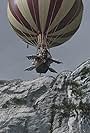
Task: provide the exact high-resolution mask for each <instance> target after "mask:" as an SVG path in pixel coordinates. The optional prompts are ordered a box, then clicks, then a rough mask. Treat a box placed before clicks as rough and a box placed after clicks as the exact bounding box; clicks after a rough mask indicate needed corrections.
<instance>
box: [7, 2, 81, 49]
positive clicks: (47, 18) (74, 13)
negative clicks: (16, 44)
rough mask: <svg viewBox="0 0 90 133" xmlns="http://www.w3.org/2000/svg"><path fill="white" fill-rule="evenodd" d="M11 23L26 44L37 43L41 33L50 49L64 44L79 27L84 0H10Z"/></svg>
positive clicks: (9, 15) (34, 44) (9, 16)
mask: <svg viewBox="0 0 90 133" xmlns="http://www.w3.org/2000/svg"><path fill="white" fill-rule="evenodd" d="M7 14H8V19H9V22H10V24H11V26H12V28H13V29H14V31H15V32H16V33H17V35H18V36H19V37H20V38H22V39H23V41H25V42H26V43H28V44H30V45H32V46H38V36H39V35H41V36H43V37H44V38H45V41H46V43H47V46H48V48H52V47H55V46H58V45H61V44H63V43H64V42H66V41H67V40H69V39H70V38H71V37H72V36H73V35H74V33H75V32H76V31H77V30H78V28H79V26H80V23H81V20H82V14H83V3H82V0H8V9H7Z"/></svg>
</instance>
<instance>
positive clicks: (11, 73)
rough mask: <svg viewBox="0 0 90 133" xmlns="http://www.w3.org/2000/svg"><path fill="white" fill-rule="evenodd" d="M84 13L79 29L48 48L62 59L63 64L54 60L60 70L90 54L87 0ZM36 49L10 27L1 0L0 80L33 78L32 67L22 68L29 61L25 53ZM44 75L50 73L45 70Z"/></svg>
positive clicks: (2, 0)
mask: <svg viewBox="0 0 90 133" xmlns="http://www.w3.org/2000/svg"><path fill="white" fill-rule="evenodd" d="M83 2H84V15H83V20H82V24H81V26H80V28H79V30H78V32H77V33H76V34H75V35H74V37H72V39H71V40H69V41H68V42H66V43H65V44H63V45H62V46H59V47H56V48H54V49H51V53H52V55H53V57H54V58H56V59H61V60H62V61H63V65H56V64H53V67H54V68H55V69H56V70H57V71H58V72H59V73H60V72H61V71H63V70H71V71H72V70H74V69H75V68H76V67H77V66H78V65H80V64H81V63H82V62H84V61H85V60H87V59H89V58H90V0H83ZM35 52H36V50H35V48H33V47H29V49H27V48H26V45H25V43H24V42H22V40H20V39H19V38H18V37H17V36H16V34H15V33H14V32H13V31H12V29H11V27H10V25H9V23H8V19H7V0H0V80H1V79H2V80H3V79H7V80H9V79H30V80H31V79H34V78H36V77H38V74H36V72H35V71H32V72H24V69H25V68H26V67H28V66H29V65H30V62H29V60H27V59H26V57H25V56H26V55H31V54H34V53H35ZM47 75H53V74H52V73H49V72H48V73H47Z"/></svg>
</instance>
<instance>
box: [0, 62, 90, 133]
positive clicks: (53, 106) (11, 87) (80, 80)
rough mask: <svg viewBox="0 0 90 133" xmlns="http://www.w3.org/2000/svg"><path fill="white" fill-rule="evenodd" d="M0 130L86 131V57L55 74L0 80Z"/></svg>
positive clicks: (89, 86) (89, 118) (89, 95)
mask: <svg viewBox="0 0 90 133" xmlns="http://www.w3.org/2000/svg"><path fill="white" fill-rule="evenodd" d="M0 133H90V60H88V61H86V62H84V63H83V64H81V65H80V66H79V67H78V68H76V69H75V70H74V71H73V72H69V71H64V72H62V73H60V74H58V75H57V76H56V77H52V76H44V77H39V78H38V79H35V80H33V81H22V80H12V81H0Z"/></svg>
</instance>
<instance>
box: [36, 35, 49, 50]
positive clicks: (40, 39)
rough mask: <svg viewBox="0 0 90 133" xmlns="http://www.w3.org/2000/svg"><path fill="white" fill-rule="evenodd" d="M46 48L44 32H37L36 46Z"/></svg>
mask: <svg viewBox="0 0 90 133" xmlns="http://www.w3.org/2000/svg"><path fill="white" fill-rule="evenodd" d="M40 47H41V48H47V49H48V46H47V41H46V36H45V35H44V34H39V35H38V48H40Z"/></svg>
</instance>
